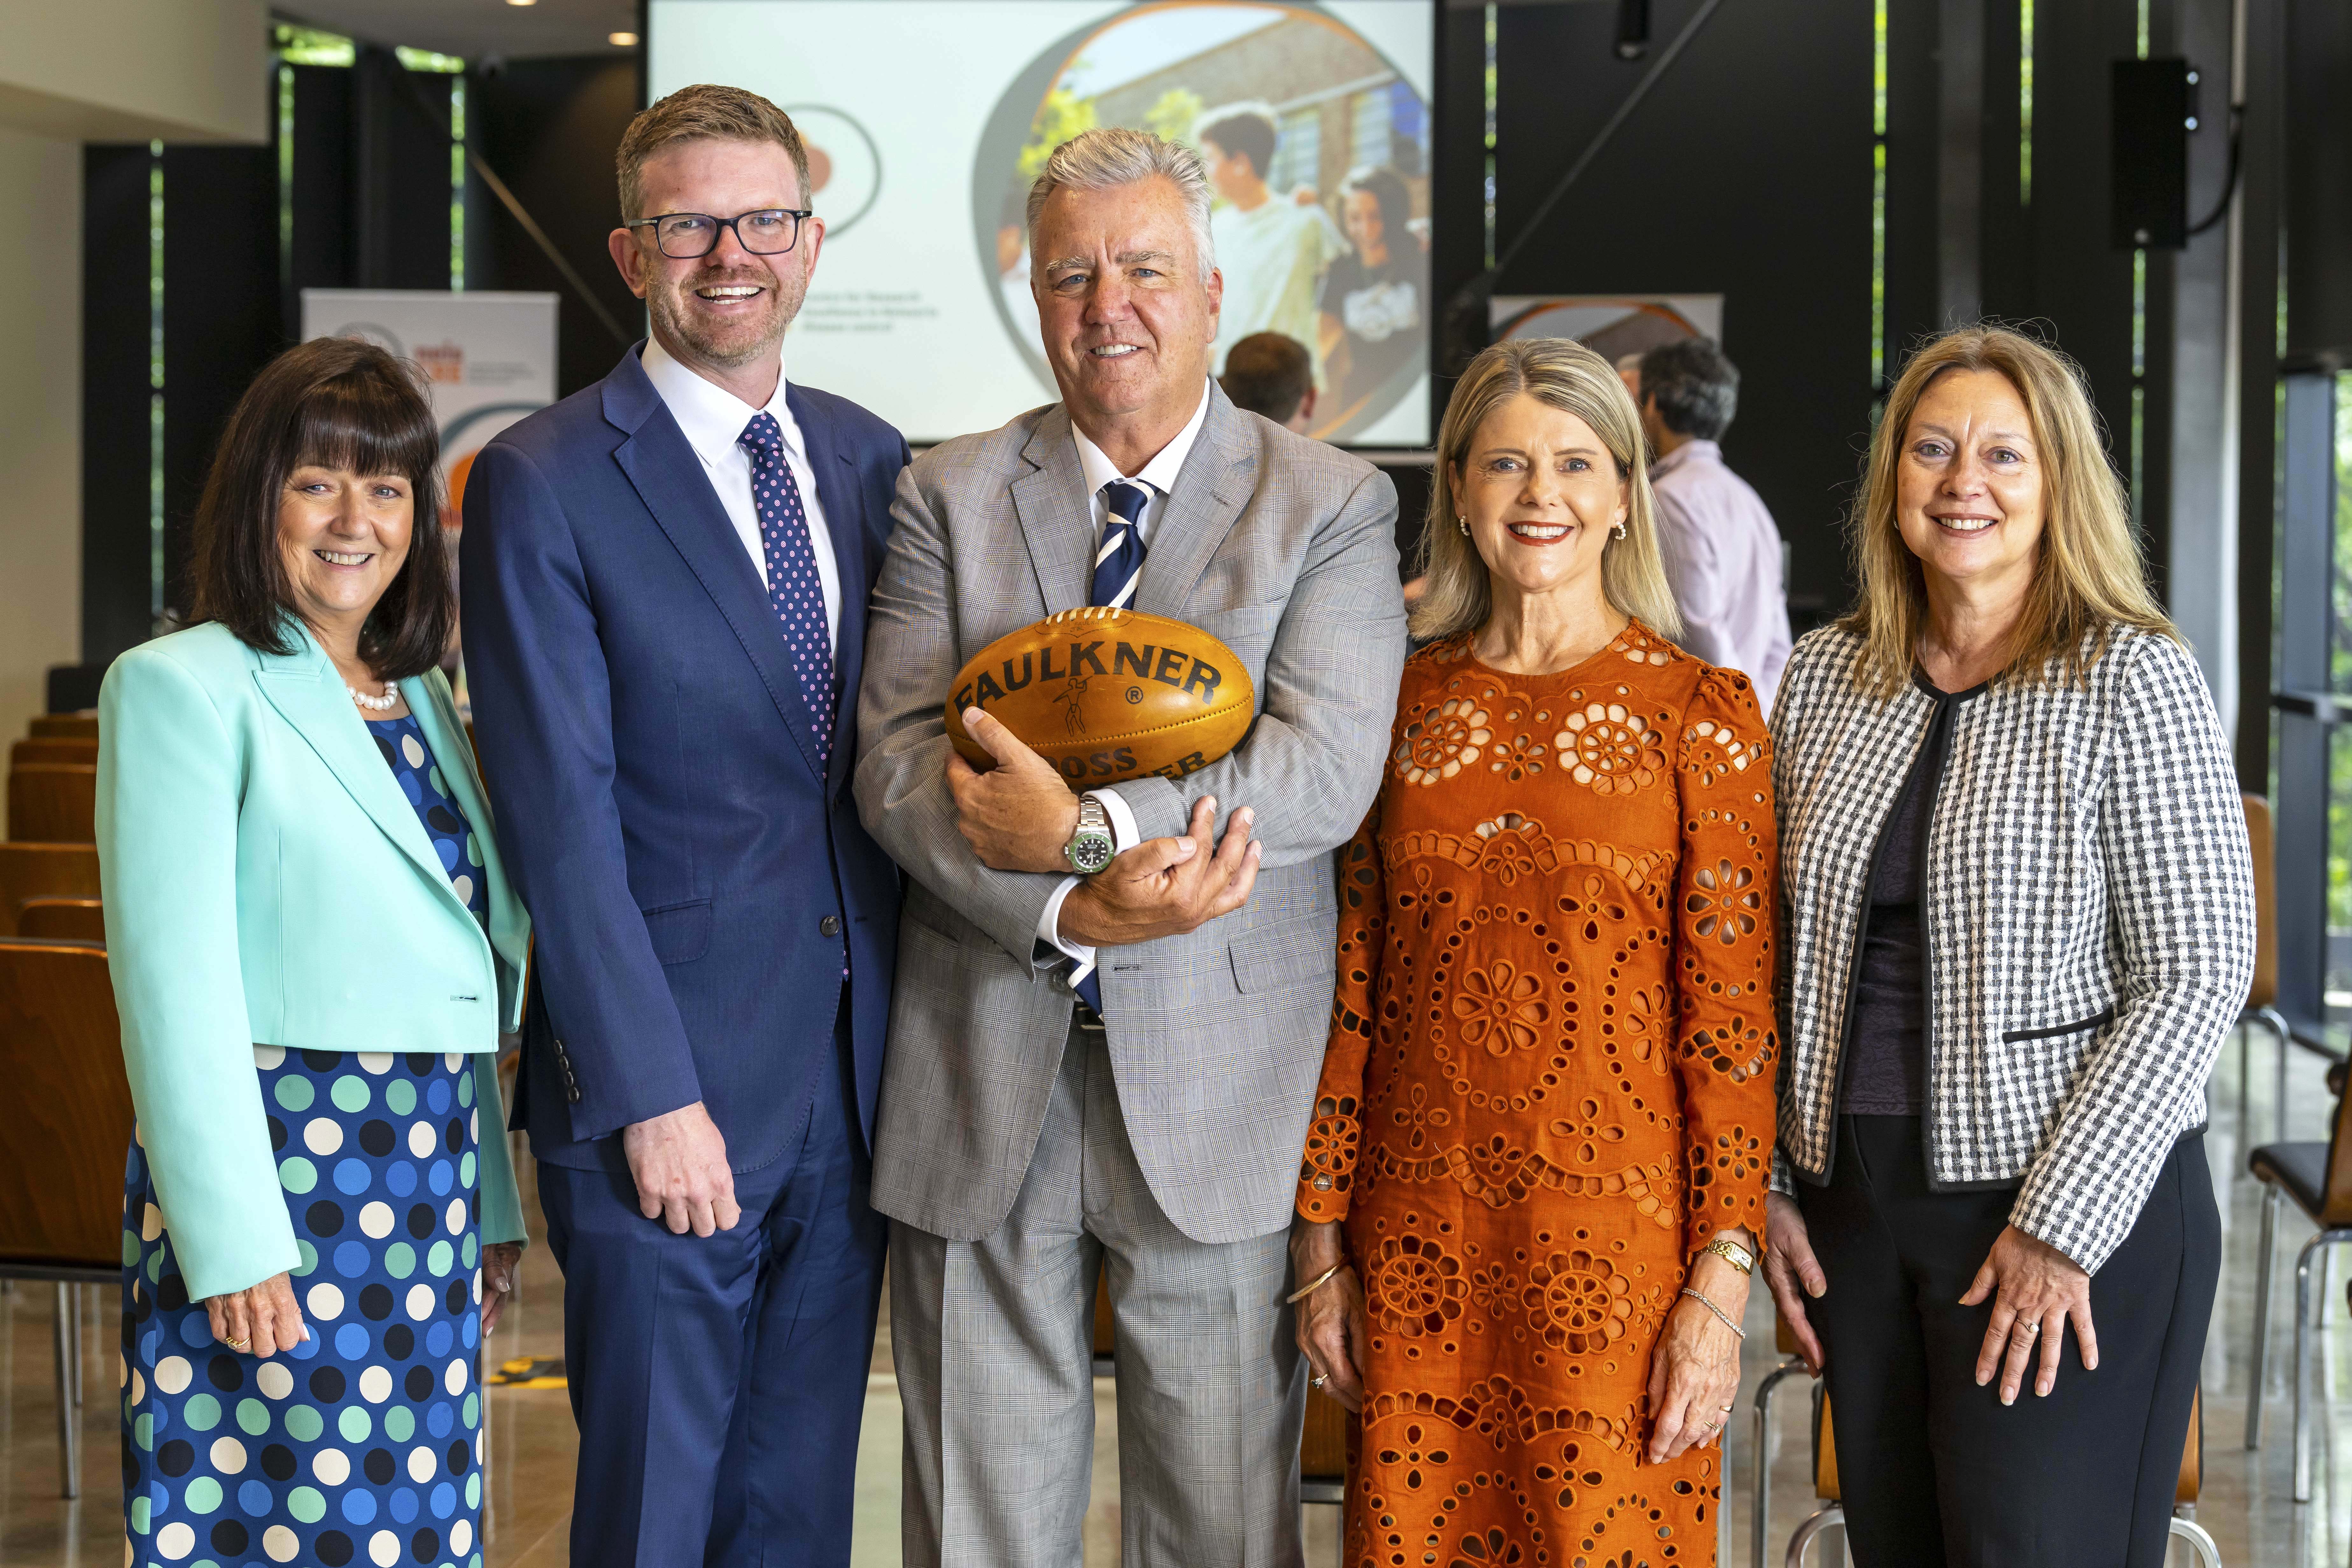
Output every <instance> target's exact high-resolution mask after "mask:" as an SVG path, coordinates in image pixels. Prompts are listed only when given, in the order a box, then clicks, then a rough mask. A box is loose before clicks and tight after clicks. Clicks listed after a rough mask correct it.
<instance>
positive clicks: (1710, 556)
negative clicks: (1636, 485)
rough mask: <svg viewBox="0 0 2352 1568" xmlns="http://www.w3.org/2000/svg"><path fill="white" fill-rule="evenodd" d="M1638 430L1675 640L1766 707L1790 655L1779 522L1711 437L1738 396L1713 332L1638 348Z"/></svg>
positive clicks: (1727, 419)
mask: <svg viewBox="0 0 2352 1568" xmlns="http://www.w3.org/2000/svg"><path fill="white" fill-rule="evenodd" d="M1638 374H1639V376H1640V380H1641V389H1642V390H1641V405H1642V432H1643V435H1645V436H1647V437H1649V438H1650V447H1651V450H1653V451H1654V452H1655V453H1656V454H1657V461H1656V462H1655V463H1654V464H1653V465H1652V466H1651V468H1650V482H1651V485H1652V487H1653V488H1654V489H1655V490H1656V491H1657V495H1658V543H1659V545H1660V547H1661V548H1662V549H1663V550H1664V553H1665V558H1666V581H1667V582H1669V583H1671V584H1674V589H1675V607H1677V608H1678V609H1680V610H1681V611H1682V613H1683V636H1682V646H1683V647H1686V648H1688V649H1690V651H1691V652H1693V653H1695V654H1696V655H1697V656H1698V657H1699V658H1703V659H1705V660H1706V661H1707V662H1708V663H1709V664H1713V665H1719V666H1721V667H1722V668H1726V669H1736V670H1738V671H1739V672H1740V673H1741V674H1742V675H1745V676H1746V677H1748V679H1750V680H1752V681H1754V682H1755V683H1756V700H1757V702H1758V703H1759V705H1760V706H1761V707H1762V708H1763V709H1764V710H1765V711H1766V712H1767V713H1769V712H1770V711H1771V710H1772V694H1773V692H1774V690H1775V689H1778V688H1779V686H1780V669H1781V667H1782V666H1784V665H1786V664H1787V663H1788V662H1789V640H1790V639H1789V597H1788V589H1787V585H1786V584H1785V583H1784V582H1783V581H1782V578H1781V569H1780V530H1779V529H1778V528H1776V527H1774V526H1773V523H1772V514H1771V512H1770V511H1769V510H1767V509H1766V508H1765V505H1764V500H1763V498H1762V497H1761V496H1759V495H1758V494H1757V493H1756V491H1755V490H1754V489H1752V488H1750V486H1749V485H1748V481H1747V480H1745V479H1741V478H1740V477H1739V476H1738V474H1735V473H1733V472H1732V471H1731V470H1730V469H1729V468H1726V467H1725V466H1724V462H1723V448H1722V447H1719V446H1717V444H1716V443H1717V442H1718V441H1719V440H1721V439H1722V437H1723V433H1724V431H1726V430H1727V429H1728V428H1730V426H1731V416H1732V415H1733V414H1734V413H1735V412H1737V411H1738V406H1739V371H1738V367H1737V366H1735V365H1734V364H1733V363H1731V362H1730V361H1729V360H1727V359H1726V358H1725V357H1724V355H1723V350H1722V349H1720V348H1718V347H1717V345H1716V342H1715V340H1714V339H1712V338H1685V339H1682V340H1680V341H1678V342H1671V343H1661V344H1659V345H1658V346H1657V347H1656V348H1654V349H1652V350H1651V351H1650V352H1649V353H1645V354H1643V356H1642V368H1641V370H1640V371H1639V373H1638Z"/></svg>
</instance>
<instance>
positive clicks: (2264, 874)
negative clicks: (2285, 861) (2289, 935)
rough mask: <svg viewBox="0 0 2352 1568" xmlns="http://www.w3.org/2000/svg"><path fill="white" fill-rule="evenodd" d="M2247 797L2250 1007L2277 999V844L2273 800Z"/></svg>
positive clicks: (2248, 993) (2266, 1005) (2247, 1000)
mask: <svg viewBox="0 0 2352 1568" xmlns="http://www.w3.org/2000/svg"><path fill="white" fill-rule="evenodd" d="M2243 798H2244V801H2245V806H2246V847H2247V848H2248V849H2249V850H2250V851H2252V855H2253V860H2254V983H2253V984H2252V985H2251V986H2249V987H2247V990H2246V1005H2247V1006H2248V1007H2250V1008H2251V1007H2268V1006H2271V1005H2273V1004H2274V1003H2276V1002H2277V1001H2278V878H2277V874H2276V873H2277V870H2278V847H2277V842H2276V840H2275V839H2274V838H2273V836H2272V833H2271V803H2270V802H2269V801H2268V800H2266V799H2264V798H2263V796H2261V795H2247V796H2245V797H2243Z"/></svg>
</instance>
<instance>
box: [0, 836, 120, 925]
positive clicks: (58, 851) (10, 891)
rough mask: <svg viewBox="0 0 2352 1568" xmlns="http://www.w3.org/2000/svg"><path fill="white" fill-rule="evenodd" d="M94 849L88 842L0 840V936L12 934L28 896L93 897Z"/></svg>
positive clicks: (95, 884)
mask: <svg viewBox="0 0 2352 1568" xmlns="http://www.w3.org/2000/svg"><path fill="white" fill-rule="evenodd" d="M98 896H99V895H98V850H97V848H96V847H94V846H92V845H89V844H0V937H11V936H15V935H16V923H17V921H18V920H19V919H21V918H22V916H21V913H20V911H21V910H23V909H24V907H25V902H26V900H28V899H95V898H97V897H98Z"/></svg>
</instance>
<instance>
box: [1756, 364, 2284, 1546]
mask: <svg viewBox="0 0 2352 1568" xmlns="http://www.w3.org/2000/svg"><path fill="white" fill-rule="evenodd" d="M1854 531H1855V536H1856V549H1857V554H1858V558H1859V567H1860V575H1861V580H1862V596H1861V607H1860V608H1859V609H1858V610H1857V611H1856V612H1855V613H1854V614H1853V616H1849V617H1848V618H1847V619H1846V620H1845V621H1843V622H1842V623H1840V624H1838V625H1836V626H1830V627H1825V628H1824V629H1822V630H1821V631H1819V632H1816V633H1814V634H1813V635H1811V637H1807V638H1805V639H1804V641H1803V642H1801V644H1799V645H1798V647H1797V650H1796V653H1795V655H1794V657H1793V658H1791V659H1790V664H1789V667H1788V672H1787V674H1786V675H1785V676H1784V677H1783V679H1782V684H1781V688H1780V697H1779V699H1778V700H1776V701H1775V702H1774V704H1773V707H1772V722H1771V730H1772V737H1773V748H1774V764H1773V788H1774V791H1775V794H1776V795H1777V797H1778V800H1779V803H1780V856H1781V868H1782V879H1781V887H1782V889H1783V890H1784V908H1783V922H1784V923H1783V931H1782V950H1783V952H1784V953H1785V954H1786V960H1785V962H1786V964H1787V983H1786V986H1785V995H1786V999H1787V1017H1786V1020H1785V1025H1784V1031H1783V1039H1784V1041H1785V1042H1786V1043H1785V1047H1784V1052H1785V1054H1784V1056H1783V1059H1782V1063H1781V1072H1780V1152H1779V1153H1778V1154H1777V1155H1776V1158H1775V1168H1774V1173H1773V1188H1774V1191H1773V1194H1772V1196H1771V1197H1770V1199H1769V1205H1768V1226H1767V1239H1766V1245H1767V1252H1766V1258H1765V1274H1766V1279H1767V1280H1768V1281H1769V1284H1770V1286H1771V1289H1772V1292H1773V1295H1774V1297H1775V1298H1776V1300H1778V1302H1779V1304H1780V1312H1781V1314H1782V1316H1783V1317H1785V1318H1786V1319H1787V1320H1788V1321H1789V1322H1790V1324H1791V1326H1792V1327H1793V1328H1794V1329H1795V1331H1796V1334H1797V1338H1798V1341H1799V1342H1800V1344H1801V1346H1802V1347H1803V1351H1804V1354H1805V1357H1806V1359H1807V1360H1808V1361H1809V1362H1810V1363H1811V1364H1812V1365H1813V1367H1814V1369H1815V1370H1816V1371H1817V1372H1819V1373H1822V1375H1823V1376H1825V1377H1826V1378H1827V1379H1828V1382H1829V1389H1830V1396H1831V1402H1832V1408H1833V1410H1834V1412H1835V1419H1836V1425H1837V1435H1838V1460H1839V1468H1840V1474H1841V1479H1843V1483H1844V1491H1845V1509H1846V1520H1847V1531H1848V1533H1849V1539H1850V1541H1851V1542H1852V1545H1853V1553H1854V1558H1855V1560H1856V1561H1857V1562H1858V1563H1863V1564H1864V1565H1865V1568H1876V1565H1880V1564H1893V1563H1904V1564H1935V1563H1953V1564H1959V1563H1968V1564H1977V1563H1995V1562H1998V1563H2041V1564H2065V1565H2066V1568H2090V1565H2095V1564H2099V1565H2104V1564H2129V1565H2134V1568H2137V1565H2141V1564H2145V1565H2147V1568H2154V1565H2156V1564H2158V1563H2161V1562H2162V1560H2163V1556H2164V1543H2165V1531H2166V1526H2167V1515H2168V1511H2169V1509H2170V1505H2171V1499H2172V1490H2173V1483H2174V1479H2175V1477H2176V1476H2177V1474H2178V1471H2179V1462H2180V1448H2181V1443H2182V1439H2183V1438H2184V1436H2186V1433H2187V1428H2188V1422H2189V1401H2190V1397H2191V1394H2192V1393H2193V1391H2194V1389H2195V1386H2196V1380H2197V1363H2198V1358H2199V1353H2200V1351H2201V1349H2202V1347H2203V1345H2204V1342H2205V1328H2206V1320H2207V1318H2208V1317H2209V1315H2210V1311H2211V1309H2212V1302H2213V1290H2214V1284H2215V1279H2216V1276H2217V1273H2218V1270H2219V1267H2220V1252H2221V1222H2220V1215H2218V1214H2217V1212H2216V1211H2215V1208H2214V1203H2213V1189H2212V1184H2211V1181H2210V1177H2209V1175H2208V1173H2207V1171H2206V1165H2205V1155H2204V1148H2203V1142H2202V1134H2203V1126H2204V1113H2205V1104H2204V1092H2203V1091H2204V1083H2205V1076H2206V1072H2207V1069H2208V1068H2210V1065H2211V1063H2212V1060H2213V1057H2214V1054H2215V1052H2216V1051H2217V1050H2218V1049H2219V1048H2220V1046H2221V1039H2222V1037H2223V1036H2224V1034H2225V1033H2226V1032H2227V1031H2228V1030H2229V1028H2230V1027H2231V1024H2232V1023H2233V1022H2234V1021H2235V1019H2236V1017H2237V1014H2238V1010H2239V1007H2240V1005H2242V1003H2243V1001H2244V999H2245V995H2246V987H2247V983H2248V981H2249V979H2250V977H2251V975H2252V967H2253V954H2254V913H2253V894H2252V868H2251V866H2250V864H2249V861H2248V857H2247V851H2246V838H2245V826H2244V817H2243V815H2242V807H2241V805H2240V804H2239V801H2238V786H2237V784H2236V782H2235V779H2234V776H2233V774H2232V772H2231V763H2230V756H2229V750H2228V747H2227V745H2226V743H2225V742H2224V741H2223V738H2222V734H2221V724H2220V722H2219V721H2218V720H2217V719H2216V717H2215V715H2214V712H2213V707H2212V703H2211V701H2210V699H2209V698H2208V697H2207V695H2206V690H2205V685H2204V682H2203V680H2202V679H2201V678H2200V675H2199V673H2198V668H2197V665H2196V663H2195V661H2194V660H2193V659H2192V658H2190V657H2189V652H2188V650H2187V649H2186V648H2184V647H2182V646H2181V645H2180V642H2179V638H2178V637H2177V636H2176V635H2175V634H2174V632H2173V630H2172V627H2171V625H2170V623H2169V622H2168V621H2167V620H2166V618H2165V616H2164V614H2163V612H2162V610H2161V609H2160V608H2158V605H2157V604H2156V602H2155V600H2154V599H2153V598H2152V597H2151V596H2150V595H2149V594H2148V592H2147V587H2146V585H2145V579H2144V577H2143V574H2142V570H2141V562H2140V558H2139V554H2138V550H2137V544H2136V542H2135V540H2134V536H2133V534H2132V531H2131V527H2130V524H2129V522H2128V521H2127V516H2126V510H2125V506H2124V500H2123V494H2122V489H2121V487H2120V486H2119V485H2118V483H2117V482H2116V476H2115V474H2114V472H2113V470H2112V469H2111V468H2109V467H2108V465H2107V462H2106V459H2105V455H2104V453H2103V451H2102V448H2101V445H2100V441H2099V432H2098V426H2097V424H2096V421H2095V417H2094V416H2093V415H2092V412H2091V409H2090V406H2089V404H2088V403H2087V401H2086V400H2085V398H2084V394H2083V389H2082V386H2081V384H2079V382H2078V380H2077V378H2076V376H2075V374H2074V370H2073V367H2072V366H2071V365H2070V364H2069V363H2067V362H2066V361H2065V360H2064V359H2063V358H2062V357H2060V356H2059V355H2058V354H2056V353H2053V352H2052V351H2051V350H2049V349H2047V348H2044V347H2042V345H2040V344H2038V343H2035V342H2032V341H2031V340H2029V339H2026V338H2023V337H2021V336H2019V335H2017V334H2015V333H2013V332H2008V331H1996V330H1981V329H1978V330H1968V331H1956V332H1952V333H1949V334H1948V335H1947V336H1945V337H1943V338H1941V339H1939V340H1937V342H1933V343H1931V344H1929V345H1928V346H1927V347H1926V348H1924V349H1922V350H1921V351H1920V352H1919V353H1917V354H1916V356H1915V357H1914V358H1913V359H1912V361H1911V363H1909V365H1908V366H1907V367H1906V369H1905V371H1904V373H1903V375H1902V378H1901V379H1900V380H1899V381H1898V382H1897V383H1896V384H1895V389H1894V392H1893V394H1892V395H1890V397H1889V399H1888V402H1887V407H1886V413H1885V417H1884V418H1883V419H1882V421H1881V422H1880V425H1879V427H1878V431H1877V434H1876V436H1875V437H1874V440H1873V443H1872V447H1871V452H1870V458H1869V464H1868V468H1867V472H1866V475H1865V482H1864V494H1863V497H1862V500H1861V503H1860V505H1859V507H1858V508H1857V510H1856V512H1855V528H1854Z"/></svg>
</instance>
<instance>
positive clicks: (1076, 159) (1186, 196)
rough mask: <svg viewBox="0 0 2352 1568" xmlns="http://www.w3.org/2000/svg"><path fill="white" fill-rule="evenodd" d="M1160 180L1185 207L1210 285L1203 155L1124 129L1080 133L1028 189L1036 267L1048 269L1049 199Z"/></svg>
mask: <svg viewBox="0 0 2352 1568" xmlns="http://www.w3.org/2000/svg"><path fill="white" fill-rule="evenodd" d="M1155 177H1157V178H1160V179H1164V180H1167V181H1168V182H1170V183H1171V184H1173V185H1174V186H1175V187H1176V194H1177V195H1178V196H1179V197H1180V198H1181V200H1182V201H1183V203H1184V216H1185V219H1186V221H1187V222H1189V223H1190V224H1191V225H1192V247H1193V249H1194V250H1195V251H1197V252H1198V253H1199V257H1200V264H1201V277H1202V280H1203V281H1206V280H1207V279H1208V276H1209V274H1210V272H1211V271H1212V270H1213V269H1214V268H1215V267H1216V265H1217V252H1216V246H1215V244H1214V242H1213V241H1212V240H1211V239H1210V237H1209V172H1208V170H1206V169H1204V168H1202V166H1201V155H1200V154H1199V153H1195V152H1193V151H1192V149H1191V148H1190V147H1187V146H1185V145H1184V144H1183V143H1182V142H1171V141H1169V140H1167V139H1166V138H1164V137H1160V136H1155V135H1153V134H1152V133H1151V132H1149V131H1136V130H1132V129H1129V127H1127V126H1124V125H1097V127H1095V128H1094V129H1093V130H1092V131H1081V132H1078V134H1076V136H1073V137H1071V138H1070V139H1069V140H1068V141H1067V142H1063V143H1062V144H1061V145H1060V146H1059V147H1056V148H1055V149H1054V153H1053V156H1051V157H1049V158H1047V159H1046V160H1045V168H1044V169H1042V170H1041V171H1039V173H1038V175H1037V178H1036V180H1035V182H1034V183H1033V184H1031V185H1030V187H1029V254H1030V257H1031V265H1032V266H1033V267H1036V268H1044V267H1045V265H1046V260H1047V258H1045V257H1042V256H1039V255H1038V254H1037V218H1038V215H1039V214H1041V213H1043V212H1044V211H1045V198H1046V197H1048V196H1050V195H1053V194H1054V193H1055V191H1057V190H1061V189H1063V188H1064V187H1067V188H1068V189H1070V190H1074V191H1108V190H1111V189H1114V188H1116V187H1117V186H1119V185H1131V184H1135V183H1136V182H1137V181H1139V180H1149V179H1152V178H1155Z"/></svg>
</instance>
